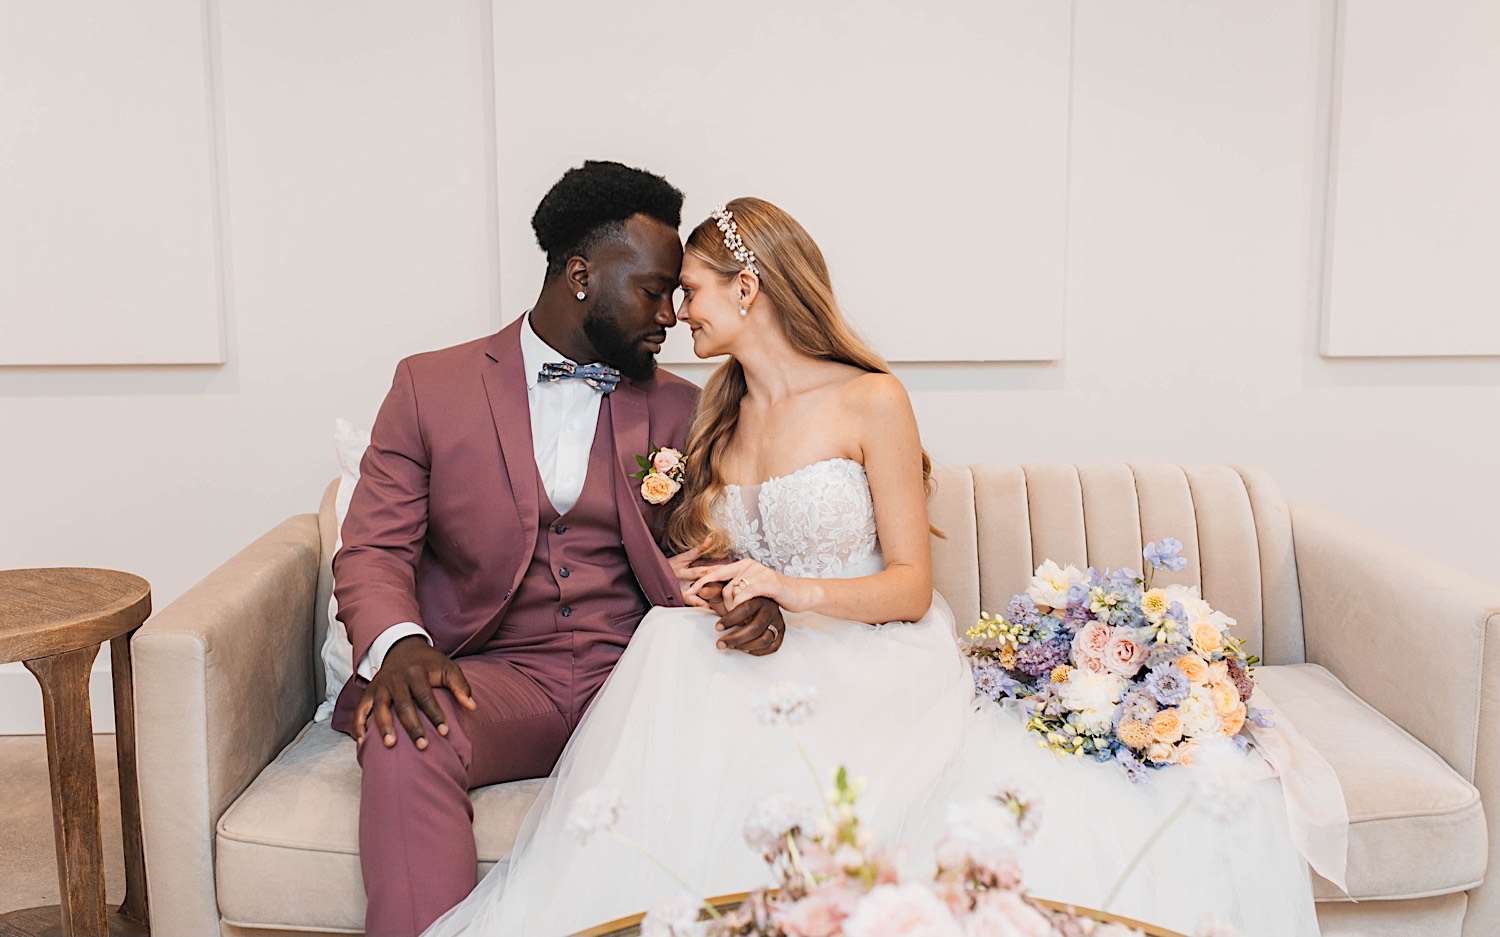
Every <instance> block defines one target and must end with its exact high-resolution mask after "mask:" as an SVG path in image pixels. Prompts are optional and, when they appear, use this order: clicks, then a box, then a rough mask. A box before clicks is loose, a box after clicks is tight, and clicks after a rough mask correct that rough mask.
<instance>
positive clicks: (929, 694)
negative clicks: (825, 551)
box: [427, 597, 1347, 937]
mask: <svg viewBox="0 0 1500 937" xmlns="http://www.w3.org/2000/svg"><path fill="white" fill-rule="evenodd" d="M715 620H716V619H715V616H713V615H711V614H709V613H707V612H703V611H700V610H696V609H666V608H658V609H654V610H652V611H651V613H650V614H648V615H647V616H646V618H645V619H644V620H643V621H642V622H641V624H640V627H639V628H638V629H637V631H636V634H635V636H634V638H633V639H632V641H631V643H630V646H629V647H628V648H627V649H626V651H625V654H624V655H623V656H622V657H621V659H620V662H619V663H618V665H617V666H616V667H615V670H614V673H613V674H612V675H611V676H610V678H609V680H608V681H607V682H606V683H605V685H604V687H603V688H602V689H601V690H600V692H599V695H598V696H597V697H596V699H595V701H594V703H593V706H592V707H591V708H590V710H589V712H588V714H587V715H586V716H585V718H584V719H583V721H582V723H581V724H580V725H579V727H578V729H577V731H576V732H575V733H574V735H573V738H572V740H571V741H570V742H569V743H568V746H567V748H566V749H565V750H564V752H563V754H562V757H561V759H560V760H559V762H558V766H557V768H556V770H555V771H554V772H553V776H552V777H551V779H550V780H549V782H548V784H547V786H546V788H545V790H544V792H543V794H542V796H541V797H540V798H539V799H538V801H537V803H536V805H535V806H534V807H533V808H532V810H531V812H530V813H529V814H528V816H527V818H526V820H525V822H524V823H523V825H522V827H521V831H520V834H519V836H518V839H517V842H516V847H515V849H514V850H513V851H512V853H511V856H510V858H509V861H507V862H502V863H500V864H499V865H497V866H496V867H495V868H494V869H493V870H492V871H491V872H490V874H489V875H487V876H486V877H485V878H484V879H483V880H482V881H481V882H480V883H479V886H478V888H477V889H475V891H474V892H473V893H472V894H471V895H470V896H469V897H468V898H467V899H466V900H465V901H463V902H462V903H461V904H459V905H458V906H457V907H456V908H454V909H453V910H452V911H450V912H449V913H448V914H446V915H445V916H444V917H442V918H441V919H439V920H438V921H437V922H436V923H434V924H433V926H432V927H431V928H430V929H429V930H428V932H427V933H428V935H429V937H452V935H470V937H477V935H487V937H511V935H524V937H554V935H564V934H571V933H573V932H575V931H578V930H582V929H585V928H588V927H592V926H595V925H597V924H600V923H604V922H606V921H610V920H613V919H615V918H618V917H622V916H625V915H629V914H635V913H639V912H641V911H644V910H647V909H649V908H650V907H651V906H652V905H653V904H655V903H657V902H660V901H662V900H665V899H668V898H672V897H674V896H677V895H679V894H680V893H681V892H683V891H684V890H685V891H687V892H689V893H691V894H693V895H696V896H700V897H703V896H710V895H718V894H726V893H732V892H739V891H748V890H750V889H753V888H756V887H759V886H762V885H768V884H772V882H771V881H770V877H769V873H768V871H767V869H766V866H765V864H764V863H763V862H762V860H761V858H760V857H759V856H758V855H757V854H756V853H755V852H754V851H752V850H751V849H750V848H749V847H748V846H747V845H746V844H745V842H744V839H743V832H742V831H743V828H744V823H745V820H746V817H747V816H748V814H749V813H750V811H751V809H752V807H753V806H754V805H755V804H756V803H757V802H759V801H761V800H762V799H765V798H768V797H772V796H777V795H790V796H792V797H793V798H795V799H797V800H799V801H801V802H802V803H804V804H806V805H807V806H809V807H812V808H816V807H817V806H818V805H819V804H820V803H821V799H822V797H823V795H824V793H825V792H826V790H827V789H828V788H829V786H830V773H831V770H832V769H833V768H835V767H836V766H838V765H844V766H846V767H847V768H848V769H849V771H850V773H851V775H853V776H855V777H863V778H867V779H868V781H869V784H868V787H867V788H866V791H865V793H864V795H863V796H862V797H861V798H860V805H859V806H860V815H861V817H862V819H863V820H864V821H865V822H866V824H867V825H868V826H869V827H870V828H871V829H872V831H873V832H874V833H875V834H876V835H877V836H878V837H879V838H880V839H881V840H882V841H885V842H889V843H899V844H901V845H902V846H904V847H905V849H906V851H907V855H908V862H909V865H910V867H911V868H913V869H914V870H916V869H926V870H930V860H931V855H932V847H933V844H934V842H935V841H936V840H937V838H938V837H939V836H940V835H942V833H943V831H944V827H945V826H946V815H947V810H948V807H949V805H951V804H957V803H962V802H964V801H967V800H973V799H975V798H978V797H981V796H984V795H987V794H992V793H994V792H995V791H997V790H999V789H1000V788H1002V787H1007V786H1019V787H1022V788H1024V789H1026V790H1028V791H1030V792H1032V793H1033V794H1034V795H1036V797H1037V798H1038V800H1039V803H1040V809H1041V823H1040V826H1039V830H1038V832H1037V833H1036V835H1035V837H1034V839H1033V840H1032V841H1031V842H1030V843H1029V844H1028V845H1026V846H1025V847H1023V850H1022V854H1021V856H1020V859H1021V863H1022V869H1023V871H1024V875H1025V879H1026V882H1027V885H1028V887H1029V888H1030V890H1031V892H1032V893H1033V894H1035V895H1038V896H1040V897H1044V898H1052V899H1056V900H1060V901H1065V902H1072V903H1076V904H1080V905H1084V906H1088V907H1094V908H1099V907H1101V906H1103V904H1104V903H1105V898H1106V896H1107V895H1108V894H1109V892H1110V891H1111V889H1112V886H1113V885H1114V884H1115V882H1116V881H1117V880H1118V879H1120V877H1121V875H1122V873H1123V872H1124V870H1125V869H1126V867H1127V866H1128V865H1130V863H1131V861H1132V859H1133V858H1134V857H1135V856H1136V855H1137V854H1138V853H1140V852H1141V851H1142V849H1143V847H1146V848H1145V853H1144V855H1143V856H1142V857H1141V858H1140V861H1139V862H1138V863H1137V864H1136V866H1135V868H1134V870H1133V871H1132V872H1131V873H1130V874H1129V876H1128V877H1126V878H1125V879H1124V881H1123V884H1122V885H1121V887H1120V888H1119V891H1118V897H1117V898H1116V900H1115V901H1114V902H1113V903H1112V904H1111V905H1110V907H1109V908H1108V910H1111V911H1114V912H1116V913H1119V914H1123V915H1126V916H1128V917H1134V918H1138V919H1140V920H1143V921H1149V922H1151V923H1153V924H1157V925H1160V926H1164V927H1167V928H1170V929H1173V930H1177V931H1180V932H1182V933H1185V934H1192V933H1194V932H1195V931H1196V930H1197V929H1198V928H1199V927H1200V926H1201V925H1203V924H1204V923H1206V922H1208V921H1210V920H1212V921H1216V922H1220V923H1224V924H1228V925H1230V926H1232V927H1233V928H1235V929H1236V931H1237V932H1238V933H1239V934H1240V935H1241V937H1316V935H1317V934H1318V926H1317V920H1316V916H1315V913H1314V907H1313V898H1312V891H1311V886H1310V882H1309V877H1308V865H1307V861H1306V860H1305V859H1304V857H1303V853H1304V852H1307V853H1309V854H1312V853H1313V852H1314V851H1315V850H1312V849H1307V848H1304V847H1306V845H1307V843H1308V841H1309V837H1308V835H1306V833H1305V831H1306V830H1308V829H1309V826H1308V823H1307V821H1308V818H1309V816H1310V815H1313V814H1316V813H1318V812H1319V810H1321V813H1322V814H1323V815H1324V817H1325V819H1327V818H1332V819H1331V820H1329V822H1328V823H1327V824H1326V825H1325V826H1324V827H1322V828H1314V833H1315V834H1316V835H1314V836H1313V837H1312V838H1313V839H1315V840H1317V848H1318V849H1320V850H1321V851H1322V854H1323V855H1324V856H1329V855H1336V856H1337V860H1338V868H1339V871H1340V872H1341V870H1342V860H1343V853H1342V848H1343V842H1344V841H1343V839H1341V838H1340V837H1341V836H1345V835H1346V830H1347V820H1346V818H1345V819H1343V824H1344V825H1342V826H1341V825H1340V823H1339V822H1338V821H1339V820H1340V818H1341V817H1342V813H1341V812H1342V810H1343V802H1342V795H1341V793H1340V792H1339V790H1338V786H1337V781H1336V779H1335V778H1334V777H1333V775H1332V771H1331V769H1329V768H1328V766H1327V763H1326V761H1323V760H1322V759H1321V757H1319V756H1318V755H1317V754H1316V753H1315V752H1313V751H1311V750H1310V746H1308V745H1307V744H1306V743H1305V742H1303V741H1302V740H1301V739H1300V736H1297V735H1296V733H1295V732H1294V731H1292V730H1290V728H1289V727H1288V728H1287V729H1286V730H1285V731H1284V732H1283V733H1281V734H1280V735H1275V736H1272V737H1270V738H1268V743H1269V744H1268V745H1267V746H1266V749H1267V750H1269V751H1277V752H1279V753H1280V756H1281V757H1280V760H1281V762H1282V763H1283V764H1286V765H1297V766H1299V770H1298V773H1297V775H1296V776H1295V781H1296V783H1293V784H1287V785H1284V784H1283V781H1282V779H1279V778H1276V777H1274V776H1271V771H1270V769H1269V768H1267V767H1266V764H1265V761H1264V759H1263V758H1262V756H1261V755H1260V754H1259V752H1258V751H1256V750H1252V753H1251V756H1250V758H1251V762H1252V763H1253V764H1255V765H1258V766H1259V767H1260V768H1261V769H1263V770H1262V771H1261V774H1262V779H1260V780H1256V781H1253V782H1251V784H1250V788H1249V792H1248V797H1247V798H1246V799H1245V800H1244V801H1243V802H1242V803H1240V804H1239V806H1238V807H1237V809H1236V810H1235V811H1234V813H1233V814H1232V815H1231V816H1230V817H1229V818H1227V819H1218V818H1215V817H1214V816H1212V815H1210V814H1208V813H1206V812H1204V811H1203V810H1201V809H1199V808H1198V807H1196V806H1193V805H1192V804H1191V803H1189V804H1188V805H1187V806H1183V805H1184V800H1185V798H1188V796H1189V788H1190V786H1191V785H1190V778H1189V775H1188V772H1189V771H1191V770H1192V769H1188V768H1170V769H1166V770H1162V771H1158V772H1154V773H1152V775H1151V778H1150V782H1149V783H1148V784H1145V785H1135V784H1131V783H1130V782H1129V781H1128V780H1127V779H1126V778H1125V777H1124V775H1123V774H1122V772H1121V771H1120V770H1119V769H1118V768H1116V767H1115V766H1113V765H1108V764H1104V765H1101V764H1095V763H1092V762H1088V761H1081V760H1078V759H1062V758H1059V757H1058V756H1056V755H1053V754H1052V753H1050V752H1048V751H1045V750H1043V749H1040V748H1038V747H1037V745H1036V741H1035V737H1034V736H1032V735H1030V734H1028V733H1027V732H1026V731H1025V730H1024V728H1023V724H1022V723H1023V720H1022V716H1021V715H1020V712H1019V709H1018V707H1017V706H1016V705H1015V704H1007V705H1006V706H1000V705H996V704H993V703H989V702H984V703H980V704H975V703H974V702H973V699H972V697H973V691H972V684H971V681H970V676H969V668H968V666H967V662H966V661H965V659H964V658H963V657H962V655H961V654H960V653H959V651H958V648H957V645H956V643H955V641H954V635H953V618H952V613H951V612H950V611H949V610H948V607H947V605H946V604H945V603H944V602H943V600H942V599H941V598H940V597H935V598H934V603H933V607H932V610H931V611H930V612H929V613H928V614H927V615H926V616H925V617H924V618H923V619H922V620H921V621H919V622H916V623H893V624H889V625H883V626H879V627H871V626H869V625H866V624H860V623H855V622H847V621H839V620H836V619H831V618H827V617H824V616H821V615H812V614H789V615H787V624H788V631H787V636H786V640H785V641H784V642H783V645H782V647H781V649H780V650H779V651H778V652H777V653H775V654H772V655H769V656H767V657H750V656H748V655H745V654H742V653H739V652H730V651H720V650H718V649H717V648H716V647H715V643H714V642H715V639H716V636H717V634H716V632H715V630H714V623H715ZM784 682H785V683H792V684H796V685H799V686H811V687H814V688H816V689H817V691H818V692H817V695H816V697H815V701H814V704H813V709H814V712H813V713H812V715H811V716H810V718H808V719H807V720H806V721H805V722H803V723H802V724H800V725H799V726H797V727H796V731H797V738H796V739H794V738H793V736H792V734H791V733H790V732H789V730H788V729H787V728H785V727H780V726H769V725H765V724H763V723H762V722H761V720H760V718H759V717H758V715H757V713H756V704H757V703H759V702H760V701H762V700H764V699H765V698H766V696H767V691H768V690H769V689H770V688H771V687H772V686H774V685H776V684H778V683H784ZM1257 705H1259V706H1263V707H1264V706H1267V702H1266V701H1264V700H1263V699H1262V698H1261V697H1260V696H1257ZM1272 705H1273V706H1274V704H1272ZM1272 731H1273V732H1275V730H1272ZM799 741H800V747H799ZM1257 744H1258V745H1259V742H1258V743H1257ZM804 752H805V754H804ZM1293 755H1295V757H1293ZM809 762H810V763H811V767H810V766H809ZM596 787H602V788H605V789H607V790H611V791H614V792H616V793H618V794H620V795H622V796H623V797H624V800H625V802H626V806H625V808H624V811H623V813H622V815H621V817H620V820H619V823H618V826H617V830H618V832H619V833H620V834H621V835H622V836H624V837H627V838H628V839H629V840H631V841H633V842H634V843H636V844H639V846H640V847H642V848H643V849H645V850H646V851H648V852H650V853H651V854H652V855H653V856H655V857H656V858H657V859H659V860H661V863H662V864H664V865H665V866H666V867H667V868H668V869H670V870H671V872H672V873H674V874H675V875H676V876H678V877H680V878H681V879H682V880H683V881H682V883H679V882H678V881H677V880H676V879H674V877H673V875H669V874H668V872H666V871H664V870H663V869H661V868H659V867H658V866H657V865H656V864H655V863H654V862H653V861H651V860H649V859H647V858H646V857H645V856H643V855H642V854H641V853H640V852H638V851H637V850H636V849H635V848H634V847H633V846H631V845H629V844H626V843H622V842H620V841H619V840H617V839H615V838H614V837H612V836H611V835H609V834H599V835H596V836H594V837H593V838H592V839H591V840H590V841H589V842H587V843H586V844H579V843H578V842H576V841H575V840H574V839H572V838H570V837H569V836H568V835H567V833H566V829H565V828H566V825H567V820H568V815H569V811H570V808H571V807H572V805H573V803H574V802H575V801H576V799H577V798H578V797H579V795H581V794H583V793H584V792H586V791H588V790H590V789H592V788H596ZM1287 791H1292V792H1294V794H1295V795H1296V796H1294V797H1292V798H1290V801H1289V798H1288V797H1287V795H1286V792H1287ZM1289 802H1290V803H1292V804H1293V805H1294V807H1295V809H1292V810H1291V811H1290V813H1289V809H1288V803H1289ZM1309 803H1312V804H1314V805H1315V806H1316V807H1318V808H1319V809H1309V807H1308V804H1309ZM1174 813H1175V814H1176V816H1175V818H1174V819H1173V820H1172V821H1171V823H1170V824H1168V825H1166V826H1165V827H1163V822H1164V821H1166V820H1167V819H1168V818H1169V817H1170V816H1172V815H1173V814H1174ZM1334 815H1338V816H1334ZM1299 831H1301V832H1299ZM1299 837H1300V841H1301V843H1302V846H1300V847H1299V845H1298V842H1299ZM1335 847H1336V848H1335ZM918 874H921V873H920V872H918ZM1336 877H1341V876H1336Z"/></svg>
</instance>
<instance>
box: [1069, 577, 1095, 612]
mask: <svg viewBox="0 0 1500 937" xmlns="http://www.w3.org/2000/svg"><path fill="white" fill-rule="evenodd" d="M1089 582H1090V583H1092V582H1093V577H1092V576H1090V577H1089ZM1088 604H1089V586H1088V585H1087V584H1085V583H1081V582H1075V583H1073V585H1071V586H1069V587H1068V608H1069V609H1073V608H1087V607H1088Z"/></svg>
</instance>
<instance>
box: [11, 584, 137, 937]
mask: <svg viewBox="0 0 1500 937" xmlns="http://www.w3.org/2000/svg"><path fill="white" fill-rule="evenodd" d="M150 613H151V586H150V584H149V583H147V582H146V580H144V579H142V578H140V577H139V576H132V575H130V574H129V573H120V572H115V571H114V570H109V569H12V570H0V663H9V662H11V661H17V660H19V661H22V662H24V663H25V665H26V669H27V670H30V671H31V673H32V674H33V675H34V676H35V677H36V680H37V682H38V683H40V684H41V686H42V709H43V713H44V715H45V718H46V726H47V770H48V774H49V775H50V777H51V780H52V828H53V833H54V836H55V837H56V840H57V878H58V884H59V886H60V893H61V896H62V904H61V905H51V906H48V907H43V908H27V909H25V910H23V911H12V912H10V913H8V914H4V915H0V935H6V934H22V935H28V937H30V935H42V934H48V933H56V932H57V925H58V920H59V916H60V918H61V923H62V930H61V933H63V934H68V935H74V934H78V935H84V934H87V935H103V934H110V935H132V937H135V935H144V934H148V933H149V932H150V930H149V926H148V921H149V917H148V908H147V906H146V857H145V850H144V848H143V846H142V842H141V797H140V787H139V784H138V782H137V780H136V767H135V696H134V692H133V687H132V684H131V671H130V635H131V633H132V632H134V631H135V630H136V629H137V628H139V627H140V626H141V623H142V622H144V621H145V620H146V616H147V615H149V614H150ZM105 641H108V642H109V651H110V663H111V668H112V670H113V677H114V695H115V753H116V757H117V758H118V759H119V765H120V819H121V820H122V825H123V827H124V840H125V901H124V903H123V904H121V905H120V907H119V909H118V910H117V911H115V912H113V913H111V912H109V911H108V909H107V908H106V907H105V904H104V844H103V835H102V834H101V832H100V828H99V781H98V777H97V775H96V774H95V771H94V726H93V718H92V714H91V713H90V707H89V671H90V670H91V669H93V664H94V658H95V657H97V656H98V654H99V647H100V645H102V644H103V643H104V642H105Z"/></svg>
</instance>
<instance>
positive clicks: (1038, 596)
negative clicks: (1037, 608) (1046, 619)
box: [1026, 560, 1088, 608]
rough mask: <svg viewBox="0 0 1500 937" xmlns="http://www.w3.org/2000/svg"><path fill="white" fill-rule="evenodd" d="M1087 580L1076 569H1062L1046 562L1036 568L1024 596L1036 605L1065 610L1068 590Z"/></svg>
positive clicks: (1049, 561) (1070, 567)
mask: <svg viewBox="0 0 1500 937" xmlns="http://www.w3.org/2000/svg"><path fill="white" fill-rule="evenodd" d="M1087 580H1088V577H1087V576H1086V575H1084V573H1083V572H1082V571H1080V570H1079V569H1078V567H1076V566H1068V567H1062V566H1058V565H1057V564H1056V563H1054V562H1052V561H1051V560H1048V561H1046V562H1045V563H1043V564H1042V565H1040V566H1038V567H1037V568H1036V574H1035V575H1033V576H1032V577H1031V585H1030V586H1029V587H1028V588H1027V589H1026V594H1027V595H1029V596H1031V601H1033V602H1035V603H1036V604H1037V605H1045V606H1047V607H1048V608H1066V607H1067V605H1068V590H1069V589H1071V588H1072V587H1073V586H1075V585H1078V584H1079V583H1083V582H1086V581H1087Z"/></svg>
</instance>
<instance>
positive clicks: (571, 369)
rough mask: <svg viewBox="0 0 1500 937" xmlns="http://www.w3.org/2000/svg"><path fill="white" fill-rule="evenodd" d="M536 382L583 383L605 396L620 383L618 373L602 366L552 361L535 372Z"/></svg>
mask: <svg viewBox="0 0 1500 937" xmlns="http://www.w3.org/2000/svg"><path fill="white" fill-rule="evenodd" d="M536 379H537V380H538V381H542V382H546V381H568V380H574V381H583V382H584V383H585V384H587V385H589V386H590V387H592V388H593V389H594V390H597V391H599V392H600V393H602V394H607V393H609V392H610V391H612V390H614V389H615V385H616V384H618V383H620V372H619V371H616V370H615V369H614V368H608V367H605V366H604V365H602V364H574V363H573V362H571V361H554V362H552V363H550V364H544V365H542V370H541V371H539V372H537V376H536Z"/></svg>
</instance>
